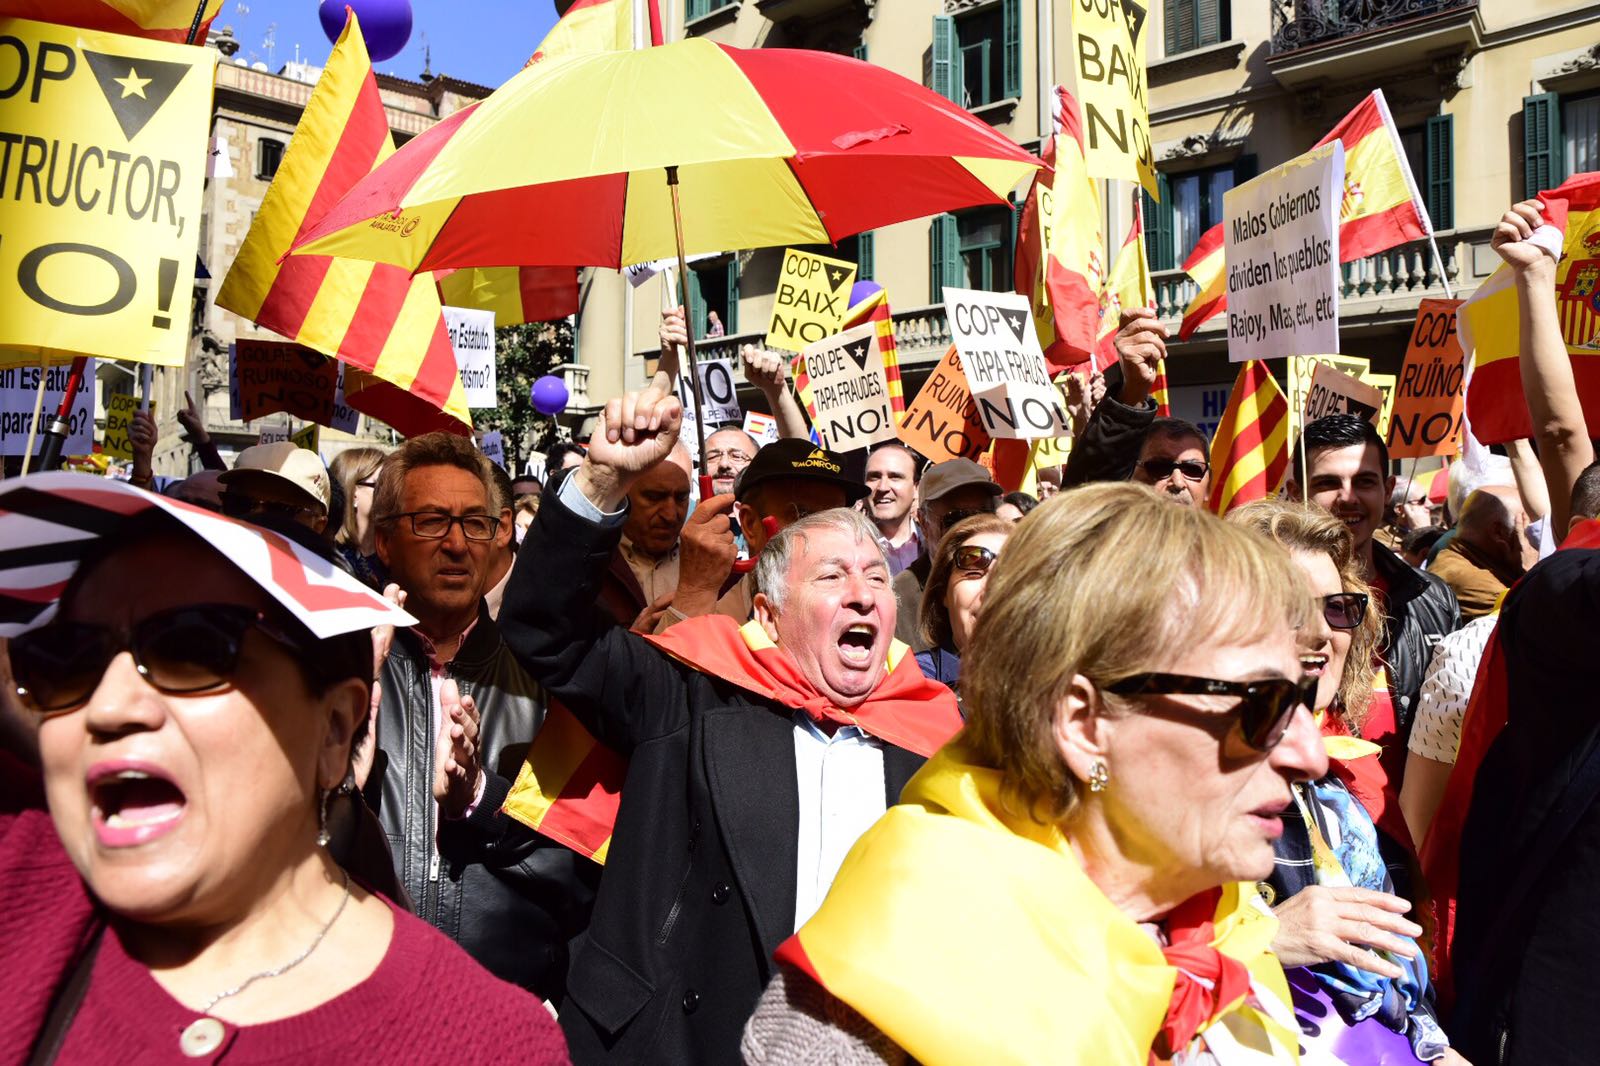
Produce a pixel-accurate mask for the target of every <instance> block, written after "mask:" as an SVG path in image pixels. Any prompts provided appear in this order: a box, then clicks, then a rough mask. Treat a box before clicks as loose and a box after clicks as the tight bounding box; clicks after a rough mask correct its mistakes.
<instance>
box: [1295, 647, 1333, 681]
mask: <svg viewBox="0 0 1600 1066" xmlns="http://www.w3.org/2000/svg"><path fill="white" fill-rule="evenodd" d="M1327 668H1328V657H1327V656H1326V655H1324V654H1323V653H1321V652H1307V653H1306V654H1304V655H1302V656H1300V671H1301V673H1305V674H1310V675H1311V676H1312V677H1321V676H1322V672H1323V671H1324V670H1326V669H1327Z"/></svg>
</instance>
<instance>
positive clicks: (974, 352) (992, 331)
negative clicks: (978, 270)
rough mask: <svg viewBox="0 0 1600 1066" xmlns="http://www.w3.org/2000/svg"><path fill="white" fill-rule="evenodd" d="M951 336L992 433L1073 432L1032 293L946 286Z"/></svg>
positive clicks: (1028, 436)
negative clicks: (1037, 329)
mask: <svg viewBox="0 0 1600 1066" xmlns="http://www.w3.org/2000/svg"><path fill="white" fill-rule="evenodd" d="M944 307H945V314H946V316H947V317H948V319H949V321H950V337H951V339H952V340H954V341H955V342H956V347H957V348H958V349H960V351H961V369H962V370H963V371H964V372H965V373H966V375H967V387H968V388H970V389H971V390H972V398H973V401H974V402H975V403H976V404H977V405H978V417H979V418H980V419H982V421H983V428H984V431H985V432H986V433H988V434H989V436H991V437H1004V438H1009V439H1013V440H1037V439H1039V438H1040V437H1060V436H1063V435H1064V434H1067V433H1070V432H1071V430H1072V426H1071V423H1070V422H1068V421H1067V407H1066V404H1065V403H1064V402H1062V397H1061V392H1060V390H1059V389H1057V388H1056V387H1055V386H1054V385H1053V384H1051V382H1050V368H1049V367H1048V366H1046V365H1045V361H1044V352H1043V351H1042V350H1041V349H1040V347H1039V337H1038V335H1037V334H1035V333H1034V332H1033V316H1032V314H1031V313H1030V311H1029V309H1028V298H1027V297H1026V296H1023V295H1021V294H1019V293H1012V292H980V291H978V290H976V289H957V288H952V287H951V286H949V285H946V286H945V289H944Z"/></svg>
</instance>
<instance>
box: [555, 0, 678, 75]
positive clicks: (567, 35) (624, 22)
mask: <svg viewBox="0 0 1600 1066" xmlns="http://www.w3.org/2000/svg"><path fill="white" fill-rule="evenodd" d="M639 3H642V4H645V5H646V9H647V17H648V19H649V21H650V43H651V44H652V45H658V44H660V43H661V39H662V38H661V9H660V8H659V7H658V6H657V5H656V0H576V2H575V3H573V5H572V6H571V7H569V8H567V13H566V14H565V15H562V16H561V18H560V19H558V20H557V21H556V24H555V25H554V26H552V27H551V28H550V32H549V33H547V34H545V37H544V40H542V41H540V42H539V47H538V48H536V49H534V52H533V58H532V59H530V60H528V62H529V63H534V62H537V61H538V60H540V59H542V58H544V57H545V56H554V55H570V54H573V53H578V52H623V51H626V50H628V49H629V48H632V47H633V12H634V5H635V4H639Z"/></svg>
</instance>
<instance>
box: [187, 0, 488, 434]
mask: <svg viewBox="0 0 1600 1066" xmlns="http://www.w3.org/2000/svg"><path fill="white" fill-rule="evenodd" d="M393 152H394V142H393V139H392V138H391V136H390V134H389V120H388V118H387V116H386V115H385V114H384V110H383V102H382V100H381V99H380V98H379V96H378V82H377V79H376V78H374V77H373V73H372V62H371V60H370V59H369V58H368V57H367V46H366V42H365V41H364V40H363V39H362V36H361V26H360V24H359V23H358V22H357V21H356V16H355V14H354V13H353V12H352V13H351V14H350V15H349V18H348V21H347V22H346V23H345V28H344V33H342V34H341V35H340V36H339V41H338V43H337V44H336V45H335V46H334V48H333V52H332V54H331V55H329V57H328V63H327V65H326V66H325V67H324V68H323V71H322V77H320V78H319V79H318V80H317V84H316V87H315V88H314V89H313V90H312V92H311V99H310V101H309V102H308V103H307V104H306V109H305V113H304V114H303V115H302V116H301V119H300V124H299V125H298V126H296V127H295V132H294V137H293V139H292V140H291V141H290V142H289V147H288V148H287V149H286V150H285V152H284V155H283V162H282V163H281V164H280V165H279V167H278V173H277V176H276V177H274V178H273V180H272V185H271V186H270V187H269V188H268V189H267V195H266V197H265V198H264V199H263V200H262V202H261V210H260V211H259V212H258V213H257V215H256V218H255V221H254V222H253V223H252V224H251V226H250V232H249V234H248V235H247V236H246V237H245V240H244V244H243V245H242V246H241V247H240V249H239V254H238V256H237V258H235V259H234V263H233V268H232V269H231V270H229V271H228V276H227V278H226V279H224V281H223V283H222V290H221V291H220V292H219V293H218V294H217V306H219V307H224V308H226V309H227V310H229V311H232V312H234V313H235V314H238V315H242V316H243V317H245V318H248V319H250V320H251V321H252V322H255V323H257V324H258V325H260V326H263V327H265V328H267V329H270V330H273V331H274V332H277V333H281V334H282V335H283V336H285V337H288V338H290V339H292V340H295V341H298V342H299V343H301V344H304V345H306V346H307V347H308V348H314V349H316V350H317V351H319V352H322V353H323V354H324V355H330V356H335V357H337V358H338V359H340V360H341V361H343V362H345V363H348V364H349V365H350V366H352V367H355V368H356V369H358V370H363V371H367V372H368V373H370V374H372V375H373V376H375V377H379V378H382V379H383V380H385V381H387V382H389V383H391V384H393V385H395V386H397V387H398V389H399V392H400V393H402V394H410V396H411V397H412V398H413V399H412V400H407V401H403V402H402V403H399V404H396V405H394V407H393V408H392V409H387V411H388V413H387V414H378V413H377V412H375V411H369V413H371V414H374V415H375V416H376V417H379V418H383V420H384V421H386V422H389V424H390V425H393V426H394V427H395V428H396V429H398V430H400V431H401V432H402V433H405V434H407V435H416V434H419V433H425V432H428V431H429V430H434V429H449V430H451V431H453V432H456V433H468V432H470V431H471V428H472V418H471V416H470V415H469V414H468V413H467V401H466V393H465V391H464V390H463V389H462V387H461V375H460V373H459V372H458V371H457V369H456V358H455V352H454V350H453V349H452V348H451V347H450V336H449V334H448V333H447V332H446V330H445V323H444V315H443V314H442V312H441V311H440V304H439V293H438V291H437V290H436V289H435V288H434V282H433V280H432V279H431V278H428V277H419V278H415V279H413V278H412V277H411V275H410V274H408V273H407V272H406V271H405V270H403V269H401V268H399V267H393V266H386V265H382V264H374V263H366V262H361V261H359V260H353V259H337V258H334V257H332V256H322V255H318V256H294V257H293V258H289V259H284V256H285V254H286V253H287V252H288V250H289V245H290V244H291V243H293V241H294V239H295V237H296V236H297V235H299V233H300V232H301V231H302V230H304V229H305V227H306V226H307V224H309V223H311V222H315V221H316V220H317V219H318V218H320V217H321V216H322V214H323V212H325V211H326V210H327V209H328V208H329V207H331V206H332V205H333V204H334V203H335V202H337V201H338V199H339V197H341V196H343V195H344V194H345V193H346V192H348V191H349V190H350V188H351V186H353V185H354V184H355V183H356V182H357V181H358V180H360V179H361V178H364V177H366V175H367V174H368V173H370V172H371V171H372V169H373V168H374V167H376V166H377V165H378V164H379V163H381V162H383V160H385V159H387V158H388V157H389V156H390V155H391V154H393ZM280 260H282V261H281V263H280ZM347 377H348V375H347ZM348 386H349V381H348V380H347V381H346V387H347V392H348ZM351 399H352V405H354V406H357V407H359V406H360V405H359V403H358V402H357V401H356V397H355V396H354V395H353V394H352V395H351ZM392 418H399V419H400V421H398V422H396V421H392V420H391V419H392Z"/></svg>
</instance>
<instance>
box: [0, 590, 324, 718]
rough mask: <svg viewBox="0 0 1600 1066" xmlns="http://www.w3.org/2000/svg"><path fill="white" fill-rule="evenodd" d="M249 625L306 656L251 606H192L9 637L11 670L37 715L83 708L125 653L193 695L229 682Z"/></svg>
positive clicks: (148, 675)
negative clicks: (129, 621)
mask: <svg viewBox="0 0 1600 1066" xmlns="http://www.w3.org/2000/svg"><path fill="white" fill-rule="evenodd" d="M250 629H255V630H258V631H259V632H261V633H263V634H264V635H266V636H268V637H270V638H272V639H273V640H275V641H277V642H278V643H279V644H281V645H283V646H284V647H286V648H288V649H289V650H290V651H292V652H295V653H296V654H297V655H300V656H302V657H303V656H304V654H305V652H306V650H307V649H306V646H305V643H304V642H303V641H302V640H301V639H297V638H295V637H293V636H291V635H289V634H288V633H287V632H285V631H284V630H282V629H279V628H278V627H277V626H276V625H274V624H272V623H271V622H269V621H268V620H267V616H266V615H265V614H263V613H262V612H261V611H258V610H256V609H255V608H254V607H246V606H244V605H242V604H229V603H214V604H194V605H190V606H187V607H174V608H172V609H171V610H166V611H157V612H155V613H154V614H151V615H147V616H145V617H144V618H141V619H139V621H137V622H135V623H134V624H133V625H132V626H126V627H116V626H104V625H91V624H89V623H86V622H52V623H50V624H49V625H47V626H44V627H42V628H40V629H35V630H33V631H32V632H29V633H24V634H22V635H21V636H19V637H12V638H11V671H12V674H13V676H14V677H15V678H16V683H17V695H18V696H19V697H20V698H21V699H22V701H23V703H24V704H26V705H27V706H28V707H31V708H32V709H33V710H35V711H37V712H39V713H40V714H57V713H60V712H62V711H70V710H72V709H73V708H75V707H79V706H82V705H83V704H84V703H85V702H86V701H87V700H88V699H89V697H90V696H92V695H93V694H94V690H95V688H96V686H98V685H99V684H100V679H101V678H102V677H104V676H105V672H106V668H107V667H109V666H110V665H111V660H113V659H115V658H116V657H117V656H118V655H119V654H121V653H122V652H123V651H124V650H126V651H129V652H131V653H132V655H133V663H134V666H135V667H137V668H138V670H139V674H140V675H141V676H142V677H143V678H144V679H145V680H146V681H148V682H149V683H150V684H151V686H153V687H154V688H156V689H157V690H159V691H161V692H165V693H168V694H171V695H179V696H181V695H191V694H194V693H197V692H205V691H208V690H210V689H219V688H224V687H226V686H228V685H230V684H232V682H233V676H234V674H235V672H236V671H237V670H238V668H239V653H240V650H241V649H242V647H243V646H244V634H245V632H246V631H247V630H250Z"/></svg>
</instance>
